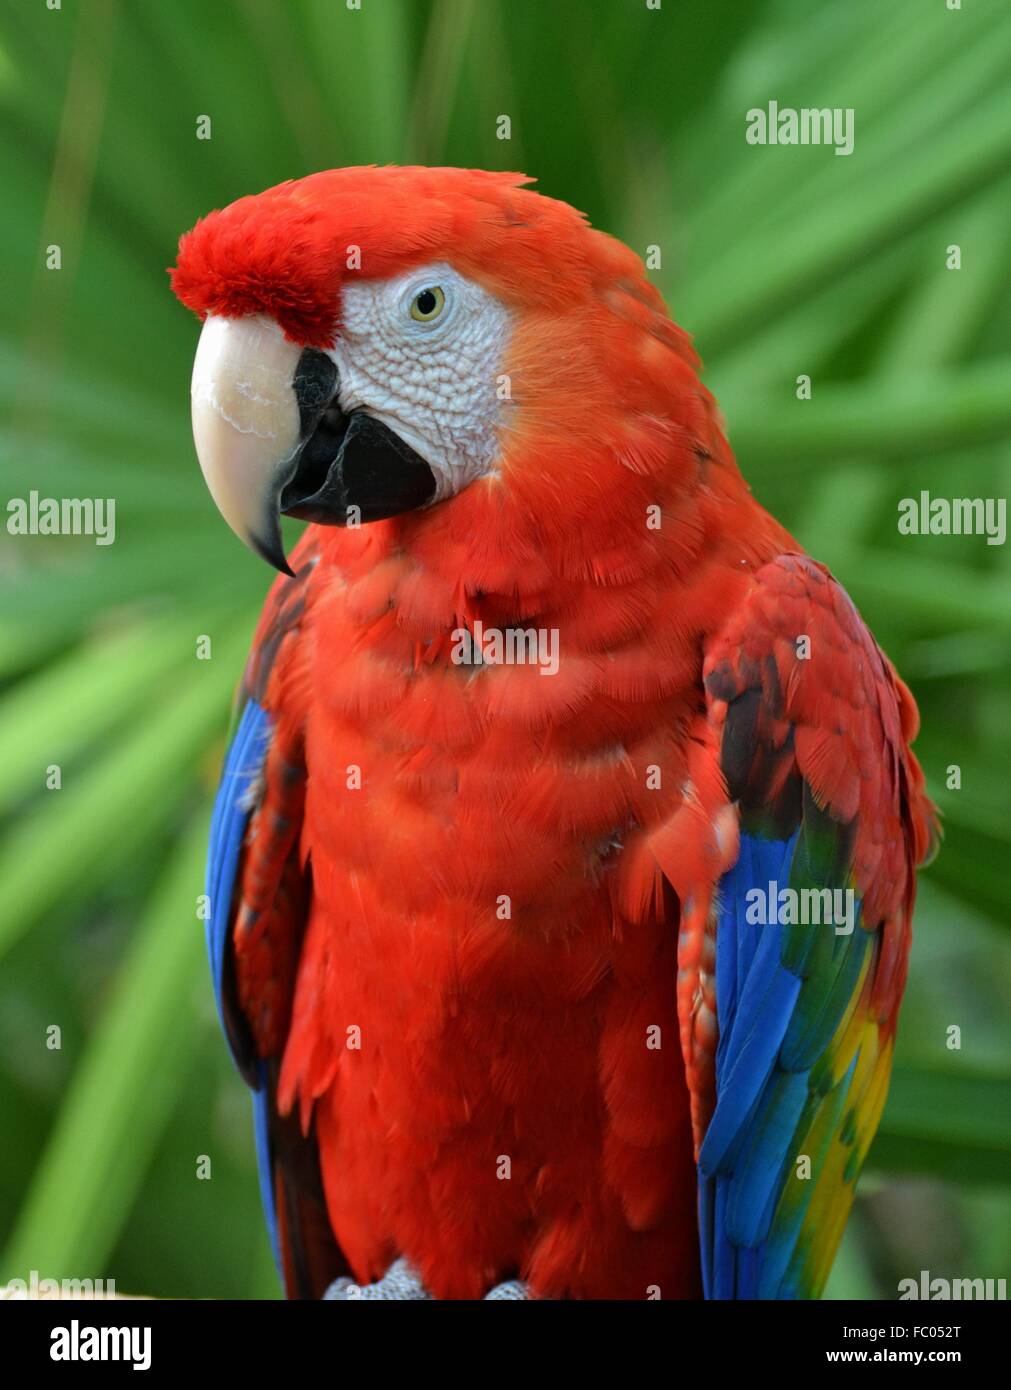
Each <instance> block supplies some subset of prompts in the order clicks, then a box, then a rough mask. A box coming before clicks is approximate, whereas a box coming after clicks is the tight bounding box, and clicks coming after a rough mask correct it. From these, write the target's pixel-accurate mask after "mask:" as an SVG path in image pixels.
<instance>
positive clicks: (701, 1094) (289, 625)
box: [173, 168, 933, 1299]
mask: <svg viewBox="0 0 1011 1390" xmlns="http://www.w3.org/2000/svg"><path fill="white" fill-rule="evenodd" d="M527 182H528V180H526V179H525V178H523V177H522V176H520V175H516V174H505V173H488V172H480V171H468V170H461V169H424V168H360V169H342V170H335V171H332V172H328V173H321V174H315V175H312V176H311V177H308V178H304V179H300V180H298V181H295V182H289V183H285V184H282V185H280V186H279V187H277V188H273V189H270V190H268V191H267V192H264V193H261V194H259V195H257V196H254V197H247V198H242V199H240V200H239V201H238V202H236V203H234V204H232V205H231V206H230V207H227V208H225V209H224V210H223V211H218V212H213V213H211V214H210V216H208V217H207V218H205V219H204V220H203V221H201V222H199V223H198V224H197V226H196V227H195V228H194V229H193V230H192V231H190V232H189V233H188V234H187V235H186V236H184V237H183V239H182V241H181V244H180V250H179V258H178V263H177V265H176V267H175V269H174V271H173V286H174V289H175V292H176V293H177V295H178V296H179V298H180V299H181V300H182V301H183V303H184V304H186V305H187V306H189V308H191V309H193V310H195V311H196V312H197V313H198V314H199V315H200V316H201V318H203V319H204V327H203V331H202V334H201V338H200V343H199V347H198V350H197V355H196V362H195V366H194V374H193V423H194V434H195V439H196V446H197V452H198V455H199V458H200V463H201V465H202V468H203V471H204V474H205V476H206V479H207V482H208V484H209V487H210V490H211V492H212V494H213V496H214V499H215V501H216V503H217V505H218V507H219V508H220V510H221V512H222V513H223V515H224V517H225V519H226V520H227V521H228V523H229V525H230V526H231V527H232V528H233V530H235V532H236V533H237V534H238V535H239V536H240V537H241V538H242V539H243V540H245V541H247V542H248V543H249V544H250V545H252V546H253V547H254V548H255V549H256V550H257V551H259V552H260V553H261V554H262V555H263V556H264V557H265V558H267V559H268V560H269V561H271V562H272V563H273V564H274V565H275V566H276V567H277V568H278V569H279V570H281V571H282V575H281V577H279V578H278V579H277V580H276V581H275V583H274V587H273V588H272V589H271V592H270V595H269V597H268V599H267V603H266V607H265V609H264V612H263V616H262V619H261V621H260V625H259V628H258V630H257V633H256V637H255V640H254V643H253V649H252V655H251V658H250V661H249V665H248V668H247V671H246V674H245V679H244V681H243V685H242V691H241V696H242V702H243V704H242V713H241V720H240V722H239V724H238V729H237V732H236V734H235V737H234V740H233V742H232V744H231V748H230V751H229V754H228V758H227V763H226V767H225V771H224V776H223V779H222V784H221V789H220V792H219V795H218V799H217V804H216V809H215V815H214V825H213V831H212V839H211V852H210V868H209V889H208V891H209V893H210V897H211V912H212V920H211V922H210V924H209V933H208V939H209V948H210V955H211V961H212V967H213V974H214V981H215V987H216V989H217V993H218V1000H219V1007H220V1011H221V1016H222V1020H223V1023H224V1027H225V1031H226V1033H227V1036H228V1039H229V1041H230V1043H231V1047H232V1050H233V1052H234V1054H235V1057H236V1059H237V1061H238V1064H239V1066H240V1068H241V1069H242V1072H243V1074H244V1075H245V1077H246V1079H247V1080H248V1081H249V1083H250V1085H251V1086H252V1087H253V1091H254V1106H255V1117H256V1135H257V1143H258V1153H259V1160H260V1165H261V1187H262V1195H263V1201H264V1206H265V1209H266V1212H267V1218H268V1222H269V1225H270V1228H271V1232H272V1235H273V1239H274V1243H275V1250H276V1252H277V1256H278V1259H279V1263H280V1267H281V1269H282V1271H283V1277H284V1281H285V1285H286V1288H287V1292H288V1294H289V1296H292V1297H297V1296H302V1297H319V1296H321V1295H323V1294H324V1292H325V1291H326V1290H327V1289H328V1287H329V1286H331V1283H332V1281H335V1280H339V1278H340V1276H344V1279H343V1282H342V1283H340V1282H339V1283H338V1284H337V1285H335V1289H336V1290H337V1292H336V1293H335V1294H334V1295H333V1296H345V1297H347V1296H349V1294H348V1287H349V1279H354V1280H357V1281H358V1286H361V1285H366V1284H368V1281H370V1280H371V1281H377V1280H382V1277H383V1276H384V1275H387V1272H388V1271H390V1270H392V1273H390V1274H389V1275H388V1277H387V1279H386V1281H385V1283H383V1282H380V1283H379V1284H377V1285H374V1286H373V1287H372V1288H371V1289H366V1290H365V1292H364V1296H367V1297H381V1296H389V1297H405V1296H406V1297H424V1296H429V1295H430V1296H434V1297H437V1298H480V1297H484V1296H486V1295H487V1294H488V1291H489V1290H490V1289H492V1290H494V1294H493V1296H495V1297H510V1296H524V1295H529V1296H535V1297H536V1296H540V1297H552V1298H557V1297H577V1298H612V1299H623V1298H627V1299H636V1298H649V1297H663V1298H692V1297H697V1296H699V1295H700V1294H702V1293H703V1292H704V1294H705V1296H706V1297H709V1298H739V1299H748V1298H795V1297H816V1296H817V1295H818V1294H819V1292H820V1290H821V1289H822V1287H823V1285H824V1282H825V1279H826V1277H827V1274H828V1271H829V1268H830V1265H831V1262H832V1258H833V1255H834V1252H835V1249H836V1246H837V1243H838V1241H839V1238H840V1236H841V1233H842V1230H843V1227H844V1225H845V1222H846V1218H847V1214H848V1211H849V1207H850V1203H851V1200H852V1197H853V1190H854V1185H855V1182H856V1179H857V1175H858V1173H859V1170H860V1167H861V1164H862V1163H863V1160H864V1157H865V1155H866V1153H867V1149H868V1146H869V1144H870V1141H871V1138H872V1137H873V1134H874V1131H875V1129H876V1127H877V1123H878V1119H879V1116H880V1113H881V1108H882V1105H883V1103H884V1099H885V1094H886V1090H887V1086H888V1078H889V1071H890V1066H891V1059H892V1048H893V1039H894V1035H895V1027H896V1015H897V1011H898V1007H899V1001H900V998H901V995H902V990H903V986H904V982H905V976H906V960H907V953H908V948H909V940H910V914H911V909H912V904H913V895H914V869H915V867H916V865H917V864H918V863H920V862H922V860H923V859H924V857H925V854H926V852H927V848H928V842H929V841H930V839H931V836H932V826H933V811H932V808H931V806H930V803H929V802H928V800H927V798H926V795H925V792H924V782H923V776H922V773H921V771H920V768H919V766H918V764H917V762H916V760H915V758H914V757H913V755H912V753H911V752H910V750H909V742H910V740H911V739H912V738H913V737H914V736H915V733H916V729H917V723H918V716H917V711H916V706H915V704H914V702H913V699H912V696H911V695H910V693H909V691H908V690H907V688H906V686H905V685H904V684H903V682H902V681H901V680H900V678H899V676H898V675H897V674H896V672H895V670H894V668H893V667H892V666H891V664H890V663H889V661H888V659H887V658H886V657H885V656H884V655H883V654H882V652H881V651H880V649H879V648H878V647H877V646H876V644H875V642H874V640H873V638H872V637H871V636H870V634H869V632H868V630H867V628H866V627H865V626H864V624H863V622H862V620H861V618H860V617H859V615H858V614H857V612H856V609H855V608H854V606H853V604H852V603H851V601H850V600H849V598H848V597H847V595H846V594H845V593H844V591H843V590H842V588H841V587H840V586H839V585H838V584H837V583H836V581H835V580H834V579H833V578H832V576H831V575H830V574H829V573H828V571H827V570H826V569H825V568H824V567H823V566H821V565H819V564H818V563H817V562H815V561H814V560H812V559H810V558H808V556H807V555H805V554H804V552H803V550H802V548H801V547H800V545H799V544H798V543H797V542H796V541H795V540H794V539H793V538H792V537H791V536H790V535H789V534H788V533H787V532H786V531H785V530H784V529H783V527H781V526H780V525H779V524H778V523H777V522H776V521H775V520H774V519H773V518H772V517H771V516H770V515H769V514H768V513H767V512H765V511H764V510H763V509H762V507H760V506H759V505H758V503H757V502H756V501H755V500H754V498H753V497H752V496H751V494H750V492H749V490H748V488H747V486H746V484H745V483H744V481H743V479H742V477H741V475H740V473H739V472H738V469H737V466H736V464H735V462H734V459H733V456H732V454H731V452H730V449H729V447H728V445H727V442H726V440H725V438H724V436H723V433H722V431H721V428H720V423H719V419H718V416H717V412H716V407H715V403H714V401H713V398H712V397H711V396H710V395H709V393H708V392H707V391H706V390H705V388H704V387H703V386H702V385H700V383H699V380H698V377H697V374H696V373H697V368H698V361H697V359H696V357H695V354H694V352H693V350H692V348H691V346H690V344H689V340H688V338H687V336H686V335H685V334H684V333H683V332H682V330H681V329H680V328H678V327H677V326H676V325H675V324H674V323H673V322H672V321H671V319H670V318H669V317H668V314H667V312H666V309H665V307H664V304H663V301H662V299H661V297H660V295H659V293H658V292H657V291H656V289H654V288H653V286H652V285H651V284H650V283H649V281H648V280H647V278H646V276H645V273H644V267H643V265H642V263H641V261H640V260H639V258H638V257H637V256H636V255H634V254H633V252H631V251H630V250H628V249H627V248H626V247H625V246H623V245H622V244H620V243H619V242H618V241H615V240H613V239H612V238H610V237H608V236H605V235H603V234H602V233H601V232H598V231H595V230H592V229H591V228H590V227H589V225H588V224H587V223H586V222H585V220H584V219H583V218H582V217H581V216H580V215H579V214H578V213H576V212H575V211H574V210H573V209H572V208H571V207H569V206H568V205H566V204H564V203H561V202H556V201H554V200H552V199H549V198H546V197H543V196H541V195H539V194H537V193H535V192H533V191H531V190H530V189H529V188H526V187H524V184H526V183H527ZM281 513H283V514H285V515H289V516H295V517H301V518H304V519H307V520H308V521H309V522H310V523H312V524H310V525H309V527H308V528H307V530H306V532H305V534H304V536H303V537H302V539H301V541H300V543H299V544H298V546H297V547H296V549H295V551H294V552H293V555H292V562H291V567H290V568H289V566H288V564H287V562H286V559H285V555H284V550H283V548H282V542H281V533H280V526H279V516H280V514H281ZM510 642H511V643H512V645H511V646H510ZM549 648H550V649H551V650H552V651H554V652H555V654H556V659H555V660H553V661H548V660H545V659H543V657H544V651H545V650H547V649H549ZM812 890H817V891H812ZM824 890H830V891H829V892H827V893H826V892H825V891H824ZM791 893H792V894H793V898H792V899H791ZM847 895H849V896H847ZM791 901H792V902H793V904H794V906H793V908H791V906H790V904H791ZM763 902H764V904H765V907H764V908H763V906H762V904H763ZM843 902H845V903H848V904H849V909H847V910H842V909H840V911H839V912H836V913H835V914H834V915H833V914H832V913H830V912H829V911H828V907H827V906H826V904H827V905H831V904H832V903H836V904H839V903H843ZM819 904H821V905H822V906H824V907H826V914H827V920H826V918H823V917H821V916H819V912H818V905H819ZM766 909H767V910H766ZM840 913H841V915H840ZM847 914H848V915H847ZM794 918H797V920H796V921H795V920H794ZM801 919H803V920H801ZM847 921H848V923H849V927H851V928H853V929H851V930H848V929H847ZM819 923H820V925H819ZM517 1281H522V1282H517ZM341 1291H342V1292H341ZM354 1292H355V1290H354V1289H352V1290H351V1293H352V1294H353V1293H354Z"/></svg>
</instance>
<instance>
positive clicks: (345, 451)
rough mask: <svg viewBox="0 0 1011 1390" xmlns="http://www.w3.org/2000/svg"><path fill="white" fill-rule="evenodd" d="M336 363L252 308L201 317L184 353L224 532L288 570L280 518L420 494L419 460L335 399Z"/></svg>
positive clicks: (361, 509) (384, 510) (359, 515)
mask: <svg viewBox="0 0 1011 1390" xmlns="http://www.w3.org/2000/svg"><path fill="white" fill-rule="evenodd" d="M338 385H339V383H338V376H337V367H336V366H335V364H334V362H333V359H332V358H331V357H329V356H328V355H327V354H326V353H325V352H320V351H318V350H317V349H316V348H305V349H303V348H300V347H299V346H298V345H297V344H295V343H291V342H289V341H288V340H287V339H286V338H285V337H284V335H283V334H282V332H281V330H280V328H278V326H277V325H276V324H275V323H274V322H273V320H271V319H269V318H265V317H262V316H256V317H250V318H242V319H227V318H221V317H218V316H216V315H211V316H210V317H208V318H207V319H206V321H205V322H204V327H203V331H202V332H201V334H200V342H199V344H198V345H197V353H196V357H195V359H194V362H193V380H192V386H191V396H192V413H193V439H194V443H195V444H196V450H197V458H198V459H199V460H200V467H201V469H202V471H203V475H204V479H205V481H206V483H207V486H208V488H209V489H210V493H211V496H212V497H213V498H214V502H215V504H216V506H217V508H218V510H219V511H220V513H221V515H222V516H223V517H224V519H225V521H227V523H228V525H229V526H230V527H231V528H232V530H233V531H234V532H235V534H236V535H237V536H238V537H239V539H240V540H241V541H243V542H244V544H246V545H248V546H249V547H250V548H251V549H253V550H255V551H256V552H257V554H258V555H261V556H262V557H263V559H265V560H267V561H268V562H269V563H270V564H271V565H273V566H274V567H275V569H278V570H280V571H281V573H282V574H288V575H290V574H292V573H293V571H292V570H291V569H290V567H289V565H288V561H287V559H286V557H285V554H284V545H283V542H282V539H281V516H282V515H284V516H294V517H299V518H301V519H303V520H306V521H314V522H317V523H319V524H321V525H329V526H347V525H357V524H358V523H359V522H362V521H377V520H379V519H381V518H383V517H389V516H396V515H397V514H398V513H400V512H404V511H412V510H414V509H415V508H416V507H422V506H425V505H427V504H428V503H429V502H431V501H432V500H433V498H434V496H435V491H436V480H435V476H434V474H433V473H432V470H431V468H430V466H429V465H428V463H427V462H426V461H425V460H424V459H423V458H421V456H420V455H419V454H417V453H415V451H414V450H413V449H412V448H411V447H410V446H409V445H407V444H405V443H404V441H403V440H402V439H400V438H399V437H398V436H397V435H396V434H394V433H393V431H392V430H391V429H389V428H388V426H386V425H384V424H383V423H382V422H381V421H380V420H377V419H375V418H374V417H372V416H370V415H367V414H365V413H364V412H363V411H359V410H356V411H352V412H351V413H349V414H345V413H344V412H343V411H342V410H341V409H340V406H339V405H338V404H337V390H338Z"/></svg>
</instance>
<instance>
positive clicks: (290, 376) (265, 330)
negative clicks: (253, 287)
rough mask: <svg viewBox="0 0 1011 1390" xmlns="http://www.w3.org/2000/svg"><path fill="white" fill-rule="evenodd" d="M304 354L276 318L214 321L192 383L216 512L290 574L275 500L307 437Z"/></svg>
mask: <svg viewBox="0 0 1011 1390" xmlns="http://www.w3.org/2000/svg"><path fill="white" fill-rule="evenodd" d="M300 351H301V350H300V349H299V348H298V347H297V346H296V345H295V344H294V343H289V342H288V341H287V339H286V338H285V337H284V336H283V334H282V333H281V330H280V329H279V328H278V327H277V325H276V324H274V323H273V322H272V321H271V320H270V319H267V318H261V317H256V318H244V319H225V318H219V317H217V316H211V317H210V318H208V319H207V321H206V322H205V323H204V327H203V331H202V332H201V334H200V342H199V343H198V345H197V355H196V358H195V359H194V362H193V381H192V385H191V396H192V405H193V440H194V443H195V444H196V448H197V458H198V459H199V460H200V467H201V469H202V470H203V474H204V478H205V480H206V482H207V486H208V488H210V492H211V496H212V497H213V498H214V501H215V503H216V504H217V508H218V511H219V512H220V513H221V515H222V516H223V517H224V518H225V520H226V521H227V522H228V524H229V526H230V527H231V528H232V530H233V531H234V532H235V534H236V535H237V536H238V537H239V539H240V540H241V541H244V542H245V543H246V545H249V546H252V548H253V549H254V550H256V551H258V552H259V553H260V554H261V555H262V556H263V557H264V559H265V560H269V561H270V563H271V564H272V565H276V566H277V568H278V569H280V570H284V571H285V572H287V573H288V574H291V572H292V571H291V570H290V569H289V568H288V562H287V560H286V559H285V557H284V547H283V546H282V544H281V522H280V513H279V510H278V506H277V499H278V497H279V496H280V492H281V489H282V488H283V487H284V484H285V482H286V481H287V479H288V475H289V472H290V471H291V470H292V469H293V468H294V464H295V456H296V454H297V452H298V446H299V442H300V436H301V423H300V419H299V410H298V401H297V400H296V397H295V392H294V389H293V383H294V380H295V368H296V367H297V365H298V359H299V354H300Z"/></svg>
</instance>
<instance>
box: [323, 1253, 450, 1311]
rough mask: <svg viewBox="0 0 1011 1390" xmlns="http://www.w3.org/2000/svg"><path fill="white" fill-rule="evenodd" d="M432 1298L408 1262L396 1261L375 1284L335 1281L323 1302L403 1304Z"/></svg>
mask: <svg viewBox="0 0 1011 1390" xmlns="http://www.w3.org/2000/svg"><path fill="white" fill-rule="evenodd" d="M431 1297H432V1295H431V1294H430V1293H428V1291H427V1290H426V1289H425V1286H424V1285H423V1284H422V1282H421V1280H420V1279H419V1278H418V1276H417V1275H416V1274H415V1272H414V1270H413V1269H412V1268H411V1266H410V1265H409V1264H408V1263H407V1261H406V1260H396V1261H394V1263H393V1264H391V1265H390V1267H389V1269H388V1270H387V1271H386V1273H385V1274H384V1275H383V1277H382V1278H381V1279H379V1280H377V1281H376V1283H374V1284H356V1283H355V1281H354V1280H353V1279H335V1280H334V1282H333V1283H332V1284H331V1285H330V1287H329V1288H328V1289H327V1291H326V1293H325V1294H324V1295H323V1300H324V1302H344V1303H353V1302H356V1301H357V1300H358V1299H366V1298H377V1299H384V1300H385V1299H391V1300H395V1301H397V1302H403V1301H405V1300H407V1299H431Z"/></svg>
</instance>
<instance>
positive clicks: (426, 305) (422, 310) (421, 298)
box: [411, 285, 446, 323]
mask: <svg viewBox="0 0 1011 1390" xmlns="http://www.w3.org/2000/svg"><path fill="white" fill-rule="evenodd" d="M445 307H446V296H445V295H444V294H443V292H442V290H441V288H440V287H439V286H438V285H426V286H425V288H424V289H423V290H419V291H418V293H417V294H416V295H415V296H414V298H413V299H412V300H411V318H412V319H415V320H416V322H418V323H431V322H432V321H433V320H434V319H437V318H438V317H439V315H440V314H441V313H442V311H443V309H444V308H445Z"/></svg>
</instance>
